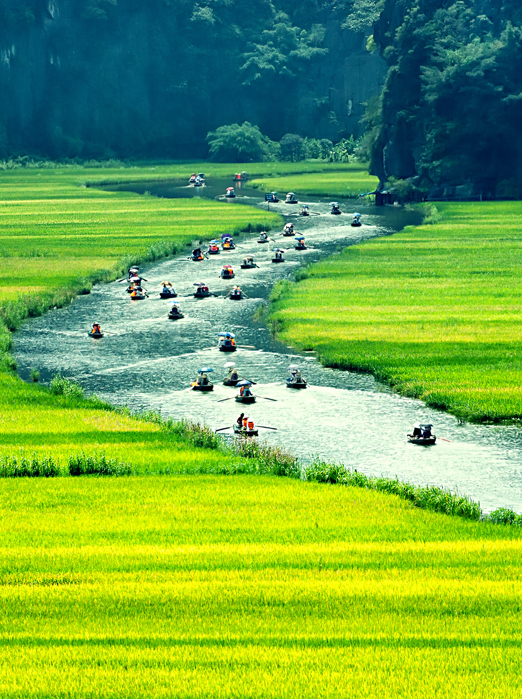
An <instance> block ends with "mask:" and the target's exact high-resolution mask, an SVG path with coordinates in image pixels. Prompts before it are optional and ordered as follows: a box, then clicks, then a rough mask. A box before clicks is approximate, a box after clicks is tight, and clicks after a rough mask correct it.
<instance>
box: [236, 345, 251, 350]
mask: <svg viewBox="0 0 522 699" xmlns="http://www.w3.org/2000/svg"><path fill="white" fill-rule="evenodd" d="M236 347H242V348H243V349H256V348H255V346H254V345H236Z"/></svg>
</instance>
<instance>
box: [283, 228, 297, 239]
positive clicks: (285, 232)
mask: <svg viewBox="0 0 522 699" xmlns="http://www.w3.org/2000/svg"><path fill="white" fill-rule="evenodd" d="M283 235H284V237H285V238H290V237H291V236H294V235H295V231H294V229H293V228H285V229H284V230H283Z"/></svg>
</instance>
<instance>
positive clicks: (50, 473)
mask: <svg viewBox="0 0 522 699" xmlns="http://www.w3.org/2000/svg"><path fill="white" fill-rule="evenodd" d="M59 475H61V472H60V467H59V465H58V463H57V462H56V460H55V458H54V457H53V456H51V455H50V454H49V455H47V456H42V455H39V454H37V453H36V452H34V453H33V454H31V456H27V455H26V453H25V452H24V450H23V449H21V450H20V453H19V455H18V456H13V455H4V456H0V478H52V477H54V476H59Z"/></svg>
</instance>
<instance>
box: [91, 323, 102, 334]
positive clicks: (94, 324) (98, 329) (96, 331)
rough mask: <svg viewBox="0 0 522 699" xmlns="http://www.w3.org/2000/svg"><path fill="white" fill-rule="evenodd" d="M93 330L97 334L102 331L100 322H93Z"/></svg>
mask: <svg viewBox="0 0 522 699" xmlns="http://www.w3.org/2000/svg"><path fill="white" fill-rule="evenodd" d="M91 332H92V333H96V334H97V333H101V328H100V324H99V323H93V324H92V325H91Z"/></svg>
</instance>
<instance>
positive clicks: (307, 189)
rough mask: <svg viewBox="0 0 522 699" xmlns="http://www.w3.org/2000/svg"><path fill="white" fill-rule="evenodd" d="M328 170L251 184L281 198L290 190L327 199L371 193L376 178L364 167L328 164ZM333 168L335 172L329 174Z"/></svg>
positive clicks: (358, 164)
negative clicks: (329, 168) (274, 191)
mask: <svg viewBox="0 0 522 699" xmlns="http://www.w3.org/2000/svg"><path fill="white" fill-rule="evenodd" d="M331 168H332V170H327V171H325V172H321V173H320V174H319V173H315V174H312V173H306V174H295V173H292V174H291V175H285V176H280V177H277V176H274V177H272V178H270V179H256V180H253V184H254V185H255V186H256V187H258V188H259V189H261V190H262V191H264V192H270V191H272V190H276V191H278V192H279V193H280V195H283V194H284V193H286V192H290V191H294V192H297V193H298V194H301V195H303V194H310V195H315V196H328V197H354V196H358V195H359V194H365V193H367V192H373V191H374V190H375V188H376V187H377V185H378V184H379V179H378V178H377V177H373V176H372V175H369V174H368V166H367V165H365V164H361V163H349V164H348V163H346V164H340V163H337V164H332V165H331ZM334 168H337V172H335V171H333V169H334Z"/></svg>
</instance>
